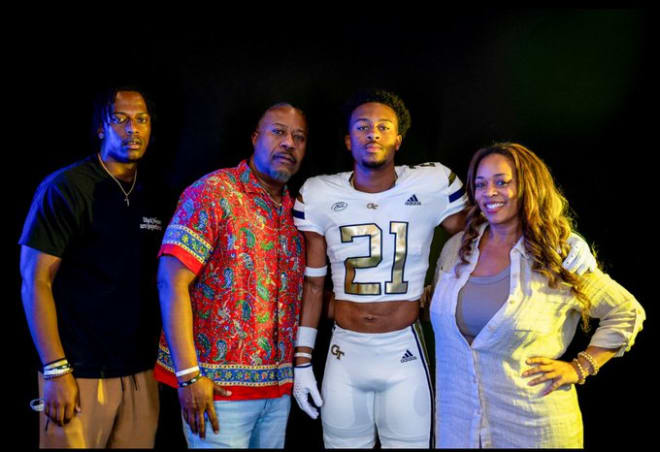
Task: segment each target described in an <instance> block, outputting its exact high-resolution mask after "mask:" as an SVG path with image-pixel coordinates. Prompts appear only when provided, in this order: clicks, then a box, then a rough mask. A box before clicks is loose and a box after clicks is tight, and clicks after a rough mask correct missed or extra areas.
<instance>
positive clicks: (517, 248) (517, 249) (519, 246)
mask: <svg viewBox="0 0 660 452" xmlns="http://www.w3.org/2000/svg"><path fill="white" fill-rule="evenodd" d="M487 227H488V222H487V221H485V222H484V223H482V224H480V225H479V236H478V237H477V238H476V239H475V241H474V246H477V244H478V243H479V240H481V236H482V235H484V232H485V231H486V228H487ZM513 253H518V254H520V255H521V256H522V257H524V258H525V259H529V254H528V253H527V250H526V249H525V236H524V235H521V236H520V239H518V241H517V242H516V244H515V245H513V248H511V252H510V253H509V255H511V254H513Z"/></svg>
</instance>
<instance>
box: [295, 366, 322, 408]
mask: <svg viewBox="0 0 660 452" xmlns="http://www.w3.org/2000/svg"><path fill="white" fill-rule="evenodd" d="M310 395H311V396H312V399H313V400H314V404H315V405H316V407H320V406H321V405H323V400H322V399H321V394H320V393H319V389H318V387H317V386H316V378H315V377H314V370H313V369H312V366H311V365H309V366H307V367H294V368H293V396H294V397H295V398H296V402H298V406H299V407H300V409H301V410H303V411H304V412H305V413H307V414H308V415H309V417H311V418H312V419H316V418H317V417H319V410H318V409H317V408H316V407H315V406H314V405H312V404H311V403H309V396H310Z"/></svg>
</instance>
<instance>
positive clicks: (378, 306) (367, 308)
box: [334, 300, 419, 333]
mask: <svg viewBox="0 0 660 452" xmlns="http://www.w3.org/2000/svg"><path fill="white" fill-rule="evenodd" d="M418 316H419V301H385V302H377V303H355V302H353V301H346V300H335V306H334V317H335V322H337V325H339V326H340V327H341V328H344V329H346V330H351V331H357V332H358V333H387V332H389V331H397V330H402V329H404V328H406V327H407V326H410V325H412V324H413V323H414V322H415V320H417V317H418Z"/></svg>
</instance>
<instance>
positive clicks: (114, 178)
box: [96, 153, 137, 207]
mask: <svg viewBox="0 0 660 452" xmlns="http://www.w3.org/2000/svg"><path fill="white" fill-rule="evenodd" d="M96 156H97V157H98V158H99V163H101V166H102V167H103V169H104V170H105V172H106V173H108V176H110V177H112V180H114V181H115V182H117V185H119V189H120V190H121V192H122V193H123V194H124V201H126V207H128V206H129V205H130V203H129V201H128V195H130V194H131V193H132V192H133V189H134V188H135V181H136V180H137V167H136V168H135V176H133V184H132V185H131V188H129V189H128V191H126V190H124V186H123V185H122V184H121V182H119V180H118V179H117V178H116V177H115V176H113V175H112V173H111V172H110V171H109V170H108V168H106V166H105V165H104V164H103V160H102V159H101V154H100V153H99V154H96Z"/></svg>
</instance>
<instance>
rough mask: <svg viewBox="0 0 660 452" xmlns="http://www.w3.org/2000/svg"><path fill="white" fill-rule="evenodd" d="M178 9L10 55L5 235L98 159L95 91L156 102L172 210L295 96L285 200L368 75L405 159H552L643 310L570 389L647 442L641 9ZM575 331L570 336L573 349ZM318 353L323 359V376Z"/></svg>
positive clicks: (594, 436)
mask: <svg viewBox="0 0 660 452" xmlns="http://www.w3.org/2000/svg"><path fill="white" fill-rule="evenodd" d="M318 14H321V13H317V15H318ZM435 15H436V14H433V15H432V16H435ZM316 18H318V17H316ZM180 22H181V23H169V24H160V25H154V24H151V25H144V23H141V24H140V25H139V27H132V26H130V25H121V26H120V25H116V24H113V25H112V26H109V27H101V26H100V25H99V24H98V23H92V22H90V23H89V24H84V23H83V24H82V25H81V24H78V25H76V26H68V27H62V26H60V25H61V24H53V23H48V24H43V25H42V26H39V27H35V30H34V33H33V36H32V37H33V38H35V37H36V39H33V40H32V41H30V43H29V44H26V45H25V46H24V49H25V52H23V54H22V56H21V64H22V67H23V68H25V69H26V70H27V71H26V73H29V75H30V77H29V80H30V81H34V82H32V83H30V87H29V90H26V91H24V92H23V93H24V95H23V96H22V100H23V103H24V104H25V103H27V105H26V106H27V109H28V111H29V112H30V113H29V115H28V118H32V119H29V120H28V121H27V123H28V124H33V126H31V127H30V130H29V131H27V132H23V133H24V135H23V136H24V138H25V139H26V142H29V143H30V146H29V147H25V146H23V147H22V150H20V152H19V158H20V159H21V162H22V164H21V168H23V169H24V171H23V172H22V175H21V177H18V178H12V180H13V181H14V182H12V186H13V187H14V188H12V191H14V190H15V191H16V193H17V194H16V196H15V199H16V216H15V235H14V238H13V240H14V243H15V242H16V241H17V240H18V236H19V235H20V231H21V229H22V224H23V221H24V219H25V215H26V213H27V210H28V207H29V203H30V200H31V198H32V195H33V194H34V190H35V188H36V186H37V185H38V183H39V182H40V181H41V180H42V179H43V178H44V177H45V176H46V175H47V174H48V173H50V172H52V171H54V170H55V169H57V168H60V167H62V166H65V165H68V164H69V163H71V162H73V161H75V160H78V159H80V158H82V157H84V156H86V155H88V154H91V153H93V152H96V149H95V148H94V147H93V145H92V140H90V138H89V136H90V134H89V128H90V123H91V121H90V118H91V100H92V98H93V95H94V93H95V91H96V90H97V89H98V88H100V87H102V86H104V85H106V84H112V83H125V82H133V81H137V82H139V83H141V84H142V85H144V86H146V87H147V88H148V89H149V91H150V93H151V95H152V97H153V98H154V99H155V101H156V118H155V121H154V125H153V131H152V137H153V140H152V144H151V145H150V147H149V150H148V154H147V157H146V158H145V161H144V164H143V165H142V166H141V167H140V168H141V170H140V171H143V172H144V174H145V176H144V177H147V173H150V174H149V176H150V177H155V178H160V179H161V181H162V182H163V183H164V186H165V190H164V192H163V196H164V197H167V199H169V200H170V203H171V205H172V207H173V206H174V203H175V202H176V199H177V197H178V195H179V194H180V192H181V191H182V190H183V188H185V187H186V186H187V185H189V184H190V183H192V182H193V181H194V180H195V179H197V178H198V177H200V176H202V175H204V174H206V173H208V172H210V171H212V170H214V169H216V168H220V167H228V166H235V165H236V164H237V163H238V162H239V161H240V160H241V159H243V158H246V157H248V156H249V155H250V153H251V143H250V140H249V138H250V133H251V131H252V130H253V128H254V125H255V122H256V120H257V119H258V117H259V115H260V113H261V111H262V110H263V109H264V108H265V107H267V106H268V105H270V104H273V103H275V102H279V101H290V102H292V103H294V104H297V105H299V106H300V107H301V108H302V109H303V110H304V111H305V112H306V113H307V117H308V122H309V126H310V135H309V140H308V146H307V155H306V158H305V161H304V164H303V166H302V168H301V171H300V173H299V174H298V175H297V176H295V177H294V178H293V179H292V180H291V182H290V188H292V191H293V192H294V193H295V191H297V189H298V188H299V187H300V185H301V184H302V182H303V181H304V180H305V178H307V177H309V176H313V175H317V174H321V173H332V172H337V171H344V170H349V169H350V167H351V158H350V154H349V153H348V152H347V151H346V150H345V147H344V144H343V136H344V133H345V124H344V119H343V117H342V115H341V111H340V107H341V105H342V103H343V102H344V101H345V100H346V99H347V97H348V96H349V95H350V94H352V93H353V92H354V90H355V89H357V88H360V87H367V86H378V87H384V88H386V89H391V90H393V91H394V92H396V93H398V94H399V95H400V96H401V97H402V98H403V99H404V100H405V102H406V104H407V105H408V107H409V109H410V112H411V114H412V128H411V129H410V131H409V133H408V136H407V137H406V139H405V140H404V143H403V146H402V148H401V150H400V151H399V153H398V155H397V163H398V164H408V163H410V164H412V163H421V162H427V161H440V162H442V163H443V164H445V165H447V166H449V167H450V168H452V169H453V170H454V171H455V172H456V173H457V174H459V175H460V177H461V178H462V179H463V180H465V174H466V171H467V165H468V163H469V159H470V157H471V155H472V154H473V152H474V151H475V150H476V149H478V148H479V147H481V146H484V145H487V144H489V143H491V142H493V141H504V140H506V141H516V142H520V143H522V144H524V145H526V146H528V147H529V148H531V149H532V150H534V151H535V152H536V153H537V154H538V155H539V156H541V158H543V159H544V160H545V161H546V163H547V164H548V165H549V166H550V168H551V170H552V172H553V175H554V177H555V180H556V181H557V183H558V184H559V185H560V186H561V188H562V189H563V191H564V193H565V195H566V197H567V198H568V200H569V202H570V203H571V206H572V208H573V209H574V210H575V212H576V213H577V220H578V229H579V231H580V232H581V233H582V234H583V235H584V236H585V237H586V238H587V240H588V241H589V242H590V243H594V244H595V245H596V246H597V250H598V252H599V259H600V260H601V261H602V262H603V263H604V265H605V269H606V271H607V272H608V273H610V274H611V276H612V277H613V278H614V279H616V280H617V281H618V282H619V283H621V284H622V285H623V286H624V287H626V288H627V289H628V290H629V291H630V292H632V293H633V294H634V295H635V296H636V297H637V299H638V300H639V301H640V302H641V303H642V305H643V306H644V308H645V309H646V311H647V315H648V317H649V318H650V321H647V322H646V324H645V329H644V331H643V332H642V333H640V335H639V337H638V340H637V343H636V346H635V347H633V349H632V350H631V352H630V353H628V354H626V355H625V356H624V357H623V358H621V359H614V360H612V361H611V362H610V363H608V365H607V366H606V367H605V368H604V369H603V371H602V372H601V373H600V374H599V375H598V376H596V377H592V378H590V379H589V380H588V383H587V384H586V385H585V386H583V387H579V388H578V394H579V398H580V404H581V409H582V413H583V418H584V424H585V444H586V446H587V447H590V448H596V447H602V446H605V445H608V446H613V447H616V446H635V445H643V444H645V443H646V442H647V441H648V440H649V439H650V436H651V435H650V434H649V433H648V432H647V426H648V423H647V422H646V416H647V411H648V410H647V409H646V406H647V405H650V404H651V403H652V401H651V400H652V398H653V399H655V394H656V391H655V389H654V386H655V383H654V382H652V381H651V379H650V378H649V376H650V375H651V373H650V372H649V363H650V362H652V361H654V355H652V354H651V347H652V344H653V343H655V331H654V315H655V307H654V302H655V298H654V297H652V293H651V281H650V277H651V275H652V272H651V269H650V268H648V267H647V265H648V264H649V263H650V262H651V259H650V257H649V256H650V255H652V253H654V252H655V249H651V245H650V243H651V242H652V240H649V238H647V237H649V236H651V234H652V233H651V232H650V231H647V229H648V226H646V225H651V224H653V223H651V221H649V220H650V219H649V218H648V217H649V215H648V214H646V211H645V209H644V205H643V200H645V199H647V189H648V188H650V187H651V181H650V180H649V177H650V178H653V177H654V170H653V166H651V158H650V156H651V155H653V154H654V153H655V149H649V147H650V146H651V130H653V128H654V127H656V124H655V122H656V121H655V118H656V117H657V114H655V112H653V113H652V114H650V115H649V114H648V112H650V111H652V110H650V109H649V108H647V104H648V103H649V101H650V100H649V99H650V92H651V88H652V86H651V80H650V75H649V71H650V63H651V61H652V58H651V57H652V55H653V54H655V52H652V48H651V44H650V33H651V32H650V27H651V20H650V18H649V17H648V12H647V11H644V10H622V9H616V10H602V9H587V10H577V9H570V10H569V9H559V10H518V9H516V10H476V11H470V12H469V13H468V12H466V11H463V12H460V13H446V14H444V15H442V16H440V17H431V15H430V14H429V15H428V16H425V15H424V14H420V15H419V16H418V17H416V18H415V19H414V20H412V19H411V20H405V21H404V20H400V21H397V22H393V21H391V20H390V21H384V22H383V21H374V22H372V23H365V22H360V21H357V20H353V21H350V22H348V23H347V22H339V21H337V22H336V25H333V26H330V25H322V24H319V23H316V19H315V20H314V21H310V20H307V21H301V22H302V23H304V24H303V25H301V24H300V23H296V26H295V27H290V26H284V25H283V24H280V23H275V24H268V23H266V22H264V23H259V24H256V23H245V24H240V26H239V25H238V24H237V25H235V26H228V25H227V22H231V20H228V21H227V20H225V21H223V22H222V24H215V25H214V24H212V23H210V24H207V25H201V24H196V25H192V24H189V25H185V26H184V25H181V24H182V23H184V22H185V20H181V21H180ZM273 22H276V21H273ZM265 25H271V26H269V27H266V26H265ZM286 25H291V24H290V23H288V24H286ZM24 106H25V105H24ZM36 124H38V127H37V126H34V125H36ZM648 172H650V174H649V173H648ZM648 193H653V192H648ZM648 198H651V196H648ZM443 240H444V237H442V235H441V234H440V236H439V237H437V239H436V240H435V241H434V244H433V251H432V257H431V259H432V260H431V262H432V264H433V263H434V262H435V259H436V257H437V253H438V251H439V247H440V246H441V244H442V241H443ZM18 254H19V250H18V247H16V251H15V260H14V267H13V268H14V272H15V281H14V287H15V292H14V294H15V295H14V299H13V300H12V301H11V302H10V303H9V304H10V306H11V310H10V315H11V317H9V319H12V320H9V321H10V322H11V324H12V326H11V327H10V329H11V331H12V332H13V335H12V337H13V339H12V342H11V350H12V354H13V353H15V356H12V360H13V361H12V362H13V363H16V364H17V368H19V369H21V371H20V378H19V379H18V380H17V381H15V382H14V383H12V386H11V391H12V393H13V397H14V398H15V403H14V404H13V405H12V408H11V411H12V413H14V414H15V416H16V420H17V423H16V425H17V426H20V429H21V430H20V433H21V434H22V437H23V438H26V439H27V441H28V445H30V446H32V447H35V446H36V444H37V417H36V414H34V413H33V412H31V411H30V409H29V408H28V401H29V400H30V399H32V398H34V397H36V394H37V384H36V380H37V379H36V369H37V366H38V358H37V355H36V352H35V351H34V348H33V346H32V342H31V339H30V335H29V331H28V329H27V325H26V322H25V319H24V314H23V311H22V306H21V303H20V275H19V272H18ZM428 339H431V336H429V338H428ZM321 342H322V340H321ZM586 342H587V339H586V338H585V336H584V335H583V334H582V333H578V334H577V336H576V344H575V345H574V347H573V348H572V349H571V350H573V352H572V353H573V354H572V355H571V358H572V356H574V354H575V352H576V351H577V350H579V349H580V348H581V347H584V346H585V345H586ZM319 350H322V346H319ZM323 357H324V354H323V353H321V352H318V353H317V354H316V356H315V359H317V360H318V362H317V363H316V366H317V368H318V369H317V370H318V371H319V372H320V371H321V370H322V368H323V362H322V358H323ZM317 377H320V375H317ZM319 380H320V378H319ZM162 396H163V397H162V402H161V403H162V409H161V422H160V430H159V433H158V438H157V446H158V447H172V446H180V447H183V446H184V445H185V442H184V441H183V438H182V436H181V433H180V417H179V411H178V406H177V401H176V394H175V392H174V391H168V390H164V391H163V393H162ZM220 422H222V420H220ZM321 444H322V442H321V428H320V422H319V421H315V422H314V421H311V420H309V419H308V418H307V417H306V415H304V414H303V413H302V412H301V411H300V410H299V409H298V408H297V406H296V405H295V402H293V405H292V413H291V418H290V422H289V431H288V442H287V445H288V446H289V447H296V446H301V447H302V446H304V445H306V446H309V447H320V446H321Z"/></svg>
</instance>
